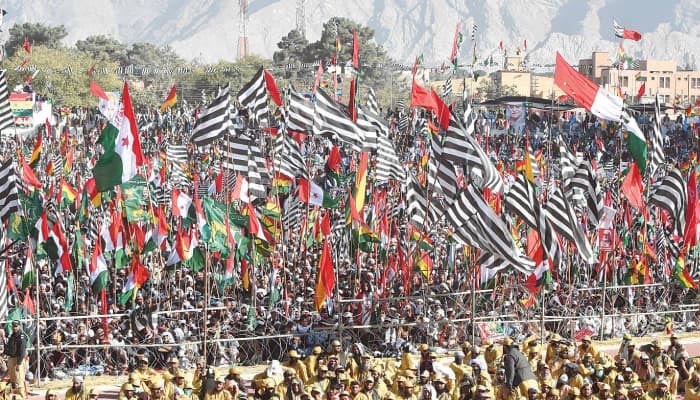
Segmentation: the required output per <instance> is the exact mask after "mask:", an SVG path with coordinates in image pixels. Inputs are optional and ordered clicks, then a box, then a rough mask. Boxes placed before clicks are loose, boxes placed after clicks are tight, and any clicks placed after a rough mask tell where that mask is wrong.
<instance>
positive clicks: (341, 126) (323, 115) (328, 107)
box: [313, 89, 364, 152]
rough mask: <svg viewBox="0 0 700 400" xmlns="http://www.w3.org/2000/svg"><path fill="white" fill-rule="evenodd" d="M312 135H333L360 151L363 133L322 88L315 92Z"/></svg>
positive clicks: (354, 149)
mask: <svg viewBox="0 0 700 400" xmlns="http://www.w3.org/2000/svg"><path fill="white" fill-rule="evenodd" d="M313 133H314V135H324V134H325V135H326V136H329V135H330V136H334V137H337V139H338V140H339V141H340V142H342V143H344V144H346V145H348V146H350V147H351V148H352V150H353V151H357V152H360V151H362V147H363V142H364V135H363V133H362V131H360V129H359V128H358V126H357V125H356V124H355V123H354V122H353V121H352V120H351V119H350V117H349V116H348V114H347V113H346V112H345V111H343V110H342V109H341V107H340V105H339V104H338V102H336V101H335V100H333V99H332V98H331V97H330V96H329V95H328V94H326V92H324V91H323V90H322V89H318V90H317V92H316V104H315V105H314V124H313Z"/></svg>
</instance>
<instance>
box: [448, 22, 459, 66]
mask: <svg viewBox="0 0 700 400" xmlns="http://www.w3.org/2000/svg"><path fill="white" fill-rule="evenodd" d="M458 43H459V22H458V23H457V30H455V38H454V40H452V53H450V62H451V63H454V62H455V58H457V45H458Z"/></svg>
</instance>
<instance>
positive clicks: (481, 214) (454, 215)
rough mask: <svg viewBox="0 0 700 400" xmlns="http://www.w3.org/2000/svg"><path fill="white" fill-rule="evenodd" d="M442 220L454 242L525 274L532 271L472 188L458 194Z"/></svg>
mask: <svg viewBox="0 0 700 400" xmlns="http://www.w3.org/2000/svg"><path fill="white" fill-rule="evenodd" d="M445 218H446V219H447V222H448V223H449V224H450V225H452V227H453V228H454V229H455V235H454V236H455V238H457V239H458V240H459V241H460V242H462V243H463V244H467V245H470V246H472V247H478V248H481V249H484V250H486V251H488V252H490V253H492V254H494V255H496V256H498V257H500V258H502V259H503V260H505V261H507V262H508V263H509V264H510V267H511V268H513V269H515V270H516V271H519V272H522V273H524V274H527V275H529V274H530V273H532V272H533V271H534V270H535V263H534V262H533V261H532V260H531V259H530V258H528V257H527V256H525V255H524V254H522V252H521V251H520V249H518V247H517V246H516V244H515V241H514V240H513V236H512V235H511V233H510V230H509V229H508V227H507V226H506V224H505V222H503V220H502V219H501V218H500V217H499V216H498V215H496V213H495V212H494V211H493V209H491V207H489V205H488V203H486V201H485V200H484V197H483V195H482V194H481V193H479V192H478V191H477V190H476V188H475V187H474V186H473V185H468V186H467V189H466V190H464V191H463V192H461V193H460V195H459V197H458V198H457V201H455V202H454V204H453V206H452V207H451V208H450V209H449V210H448V211H447V213H446V214H445Z"/></svg>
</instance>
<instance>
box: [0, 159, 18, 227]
mask: <svg viewBox="0 0 700 400" xmlns="http://www.w3.org/2000/svg"><path fill="white" fill-rule="evenodd" d="M18 181H19V177H18V176H17V171H16V170H15V165H14V162H13V161H12V159H11V158H10V159H8V160H7V161H5V162H4V163H2V164H1V165H0V221H3V222H6V221H7V220H8V219H9V218H10V215H11V214H12V213H15V212H19V211H21V209H22V206H21V204H20V203H19V188H18Z"/></svg>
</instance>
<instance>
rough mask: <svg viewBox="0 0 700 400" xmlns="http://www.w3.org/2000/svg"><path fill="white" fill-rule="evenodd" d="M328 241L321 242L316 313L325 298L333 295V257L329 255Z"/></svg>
mask: <svg viewBox="0 0 700 400" xmlns="http://www.w3.org/2000/svg"><path fill="white" fill-rule="evenodd" d="M329 242H330V241H329V240H328V239H326V240H324V241H323V250H322V251H321V259H320V260H319V263H318V264H319V272H318V283H317V284H316V295H315V304H316V311H318V310H320V309H321V307H323V303H325V301H326V298H328V297H331V296H332V295H333V287H335V269H334V267H333V255H332V254H331V247H330V243H329Z"/></svg>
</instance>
